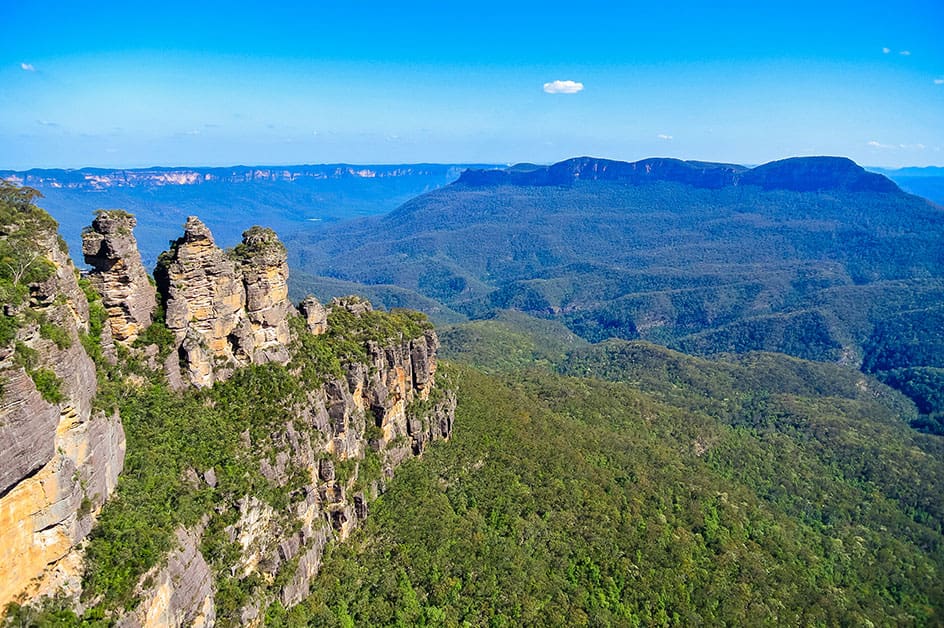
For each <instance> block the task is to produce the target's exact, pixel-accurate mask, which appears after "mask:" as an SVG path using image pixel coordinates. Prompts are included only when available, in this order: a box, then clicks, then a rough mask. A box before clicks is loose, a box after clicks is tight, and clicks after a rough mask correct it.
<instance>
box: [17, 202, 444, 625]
mask: <svg viewBox="0 0 944 628" xmlns="http://www.w3.org/2000/svg"><path fill="white" fill-rule="evenodd" d="M0 200H3V199H0ZM46 218H47V219H48V216H47V217H46ZM44 224H45V225H46V227H47V229H46V230H45V231H39V232H37V234H36V236H35V238H34V240H35V244H36V247H37V250H38V253H37V255H36V256H34V258H29V259H30V260H33V261H35V260H36V259H41V261H42V262H43V263H44V264H45V263H48V272H45V271H44V272H43V273H40V274H41V275H42V278H41V279H39V280H36V281H31V283H29V285H28V291H29V297H28V298H26V297H23V298H22V299H20V300H19V301H15V302H11V303H6V304H3V309H4V316H5V317H7V320H10V321H14V323H15V325H13V327H12V329H13V330H14V331H13V332H12V333H13V336H12V339H9V340H5V341H4V342H5V344H3V345H2V346H0V385H2V387H0V609H2V608H3V606H5V605H6V604H7V603H8V602H11V601H24V600H26V601H29V600H30V599H36V598H37V597H38V596H43V595H61V594H65V595H66V596H67V597H70V598H72V599H73V600H78V597H79V594H80V593H81V586H82V583H81V577H82V573H83V570H84V565H83V555H82V549H81V548H82V546H81V541H82V540H83V539H84V538H85V537H86V536H87V535H88V534H89V532H90V530H91V527H92V525H93V523H94V521H95V518H96V517H97V515H98V513H99V511H100V509H101V506H102V505H103V503H104V501H105V500H106V498H107V497H108V496H109V494H111V492H112V491H113V490H114V488H115V485H116V482H117V476H118V474H119V473H120V471H121V469H122V466H123V463H124V450H125V438H124V430H123V426H122V423H121V420H120V418H119V417H118V416H117V415H115V416H107V415H106V414H104V413H102V412H101V411H99V410H95V409H94V408H93V399H94V397H95V394H96V390H97V387H98V379H97V378H98V376H99V375H103V376H106V377H108V378H110V379H111V380H112V382H111V383H115V382H117V383H119V384H122V385H125V384H131V385H134V384H133V382H134V381H139V382H143V381H145V380H144V377H143V376H142V375H141V374H140V373H138V372H133V373H132V372H130V371H128V372H125V371H122V368H123V366H122V364H120V363H117V362H116V363H115V364H114V366H115V368H114V369H108V370H107V371H102V373H96V369H95V364H94V362H93V361H92V359H91V358H90V357H89V354H87V353H86V350H85V348H84V346H90V345H87V343H88V342H89V340H90V338H89V337H86V336H85V334H87V333H88V332H89V330H90V325H89V303H88V300H87V299H86V296H85V293H84V292H83V291H82V289H81V288H80V287H79V284H78V282H77V279H76V277H77V273H76V272H75V269H74V267H73V265H72V262H71V261H70V260H69V258H68V255H67V253H66V251H65V249H64V247H62V246H60V243H59V242H58V241H57V237H56V233H55V225H54V223H52V221H51V220H48V221H47V222H45V223H44ZM134 224H135V223H134V218H133V217H131V216H128V215H126V214H124V213H121V212H103V213H100V214H99V215H98V216H97V217H96V219H95V221H94V223H93V225H92V227H91V228H90V229H89V230H88V231H87V232H86V234H85V240H84V246H83V252H84V254H85V258H86V261H88V262H89V263H90V264H92V266H93V268H94V271H93V273H92V274H91V279H92V283H93V287H95V288H97V289H98V290H99V291H100V292H101V295H102V301H103V303H104V305H105V307H106V310H107V312H108V317H109V319H108V321H109V324H108V325H105V327H104V328H103V329H102V344H103V345H104V346H105V348H106V349H107V346H111V345H112V343H124V344H130V343H132V342H133V341H134V339H135V338H137V337H139V336H140V334H141V332H142V331H143V330H144V329H145V327H146V326H147V325H148V324H149V323H150V320H151V317H152V315H153V312H154V304H155V301H156V299H155V295H154V290H153V288H152V287H151V285H150V283H149V282H148V281H147V276H146V274H145V273H144V271H143V268H141V264H140V256H139V254H138V252H137V249H136V245H135V242H134V238H133V236H132V235H131V230H132V228H133V227H134ZM10 233H12V231H11V229H10V228H6V227H4V226H3V225H0V244H4V238H6V237H8V236H9V234H10ZM21 233H22V232H21ZM40 254H41V255H40ZM30 263H32V261H31V262H30ZM155 275H156V278H157V283H158V287H159V290H160V293H161V296H162V298H163V300H164V302H165V304H166V325H167V327H168V329H169V330H170V331H171V332H172V334H173V349H174V351H172V352H171V353H170V355H169V357H168V358H167V361H166V363H165V369H166V370H167V371H168V376H169V381H170V383H172V384H173V383H174V382H175V379H174V378H175V377H176V378H177V379H176V381H177V382H178V383H179V384H180V387H185V386H187V385H196V386H209V385H212V384H213V383H214V382H216V381H220V380H221V379H224V378H226V377H228V376H229V374H230V373H231V372H232V371H233V370H234V369H236V368H238V367H240V366H243V365H249V364H260V363H266V362H277V363H281V364H287V363H288V362H289V360H290V358H292V357H293V356H292V355H290V349H291V347H293V346H299V345H300V344H302V342H303V341H305V342H311V341H315V342H316V343H326V344H323V345H321V349H323V350H325V351H327V352H328V354H329V355H335V354H332V353H331V352H332V351H337V354H336V357H335V358H334V363H333V364H334V366H332V367H331V368H330V369H329V370H328V371H324V372H322V371H318V374H317V375H316V376H315V378H314V379H312V378H307V379H303V380H300V381H305V382H308V383H309V387H308V388H304V387H303V388H301V389H299V390H298V391H297V392H296V394H297V395H298V396H297V397H293V401H292V406H291V407H289V408H286V409H284V410H287V412H288V415H287V416H288V417H289V418H288V419H283V418H281V417H283V416H286V415H279V417H280V418H279V419H278V420H277V422H276V423H275V424H274V429H266V430H263V431H261V432H258V433H257V432H253V431H252V430H248V429H247V430H246V431H245V432H243V433H241V435H240V437H239V438H240V446H241V447H242V449H243V450H244V451H245V452H249V453H248V454H247V455H249V456H250V457H251V458H250V460H254V461H255V462H252V464H258V470H259V472H260V474H261V478H263V481H265V482H267V483H268V487H267V489H266V491H272V490H274V491H280V490H281V491H284V502H282V503H283V504H288V506H287V507H284V506H281V507H278V508H273V506H272V505H271V504H270V503H268V502H267V501H266V499H271V493H269V492H266V493H263V494H262V496H260V495H253V494H251V491H250V493H249V494H245V495H243V494H242V493H239V494H237V495H235V496H232V495H231V496H230V497H227V498H226V499H224V500H221V501H220V502H219V503H216V504H214V505H213V509H212V511H207V512H206V513H205V515H204V517H203V519H202V520H201V521H200V523H199V524H197V525H195V526H191V527H188V528H180V529H178V530H176V532H175V541H176V543H175V548H174V549H172V550H171V551H170V552H169V553H168V554H167V555H166V556H165V557H163V559H162V560H160V561H159V562H158V563H157V564H156V565H155V566H154V567H153V568H152V569H150V570H149V571H148V572H147V573H145V574H143V575H142V576H141V578H140V579H139V580H138V584H137V586H136V588H135V590H134V598H135V603H134V604H132V605H129V606H128V607H125V608H114V607H112V608H109V609H108V611H107V613H108V615H107V616H108V618H109V621H116V622H117V623H118V625H121V626H145V627H151V626H183V625H195V626H211V625H213V624H214V623H215V622H216V620H217V616H218V613H220V612H222V611H221V610H220V609H221V608H223V607H219V608H218V607H217V605H216V600H215V597H214V596H215V594H216V591H217V590H218V586H219V585H220V584H221V583H220V582H219V581H217V578H218V577H221V571H220V569H221V567H225V569H224V572H225V573H227V574H229V575H228V576H226V577H231V578H238V579H241V580H244V581H245V582H247V583H249V584H248V585H245V586H247V587H249V588H251V589H252V593H251V594H250V596H249V598H248V599H249V601H248V602H247V603H245V604H244V605H243V607H242V608H241V609H239V611H238V614H237V615H238V617H237V618H236V620H238V621H239V622H241V623H243V624H259V623H261V622H262V621H263V619H264V617H265V612H266V609H267V608H268V606H269V605H271V604H273V603H276V602H278V603H280V604H281V605H282V606H284V607H290V606H293V605H295V604H297V603H299V602H300V601H302V600H303V599H304V598H305V597H306V596H307V595H308V594H309V593H310V587H311V582H312V580H313V578H314V577H315V576H316V575H317V573H318V570H319V568H320V565H321V561H322V556H323V553H324V550H325V547H326V546H327V545H328V544H329V543H331V542H335V541H341V540H344V539H345V538H346V537H347V536H348V535H349V534H350V533H351V531H352V530H353V529H354V528H355V527H356V526H357V525H358V523H359V522H360V521H363V520H364V519H365V518H366V517H367V516H368V512H369V508H370V504H369V502H370V500H372V499H374V498H375V497H376V496H377V495H378V494H380V493H381V492H383V491H384V490H385V487H386V483H387V482H388V481H389V480H390V478H391V477H392V476H393V473H394V469H395V468H396V466H397V465H399V464H400V463H401V462H402V461H403V460H404V459H406V458H407V457H409V456H411V455H418V454H420V453H421V452H422V451H423V450H424V448H425V447H426V446H427V444H428V443H429V442H431V441H432V440H436V439H442V438H448V437H449V435H450V433H451V431H452V421H453V414H454V409H455V405H456V399H455V395H454V393H453V392H452V391H448V390H445V391H444V390H442V389H440V388H436V387H435V379H436V370H437V369H436V349H437V347H438V341H437V338H436V335H435V333H434V332H433V330H432V329H431V328H429V327H428V325H427V324H426V323H425V322H423V321H422V320H420V319H410V318H408V317H407V318H396V317H392V316H391V315H387V314H385V313H382V312H374V311H373V308H372V307H371V305H370V303H369V302H367V301H365V300H363V299H360V298H357V297H345V298H343V299H335V300H333V301H332V302H331V304H330V305H329V306H328V307H324V306H322V305H321V304H320V303H319V302H318V301H317V300H316V299H314V297H309V298H308V299H306V300H305V301H304V302H303V303H302V305H301V306H300V308H301V311H302V314H303V315H304V317H305V319H304V320H305V323H306V326H307V328H308V330H309V331H310V332H311V333H312V334H314V335H322V337H321V338H318V339H312V338H310V337H308V336H302V337H301V338H294V339H293V337H292V331H291V328H290V325H289V323H290V318H291V317H292V316H297V315H298V312H297V311H296V310H295V308H293V307H292V306H291V304H290V303H289V301H288V290H287V278H288V267H287V264H286V261H285V249H284V247H283V246H282V244H281V243H280V242H279V241H278V239H277V237H276V236H275V234H274V233H273V232H272V231H271V230H268V229H263V228H258V227H254V228H252V229H250V230H248V231H247V232H246V233H245V234H244V238H243V243H242V244H241V245H239V246H238V247H236V249H235V250H233V251H231V252H224V251H222V250H220V249H219V248H218V247H217V246H216V245H215V243H214V241H213V237H212V235H211V234H210V232H209V230H208V229H207V228H206V226H205V225H203V224H202V223H201V222H200V221H199V220H198V219H196V218H190V219H188V221H187V225H186V229H185V233H184V236H183V237H182V238H180V239H179V240H178V241H176V242H175V243H174V245H173V246H172V248H171V250H170V251H168V252H167V253H165V254H164V255H162V257H161V260H160V261H159V265H158V269H157V271H156V272H155ZM22 276H26V275H25V274H24V275H22ZM37 276H39V275H37ZM4 279H5V278H4ZM5 280H6V279H5ZM21 287H23V288H24V291H25V289H26V287H27V286H26V284H24V285H23V286H21ZM24 291H21V292H22V293H24V294H25V292H24ZM387 316H391V318H385V317H387ZM334 324H337V327H336V328H334V329H332V328H331V325H334ZM401 324H402V326H401ZM297 329H298V328H297ZM298 333H299V334H301V333H303V332H301V331H300V330H299V332H298ZM80 334H82V335H83V337H82V338H81V339H80ZM348 334H350V335H348ZM7 338H9V336H8V337H7ZM293 340H296V341H298V342H297V343H294V344H293ZM83 342H85V343H86V345H83ZM331 343H341V344H340V345H337V346H335V345H331ZM316 346H317V345H316ZM338 346H343V347H345V349H344V351H340V350H339V349H338V348H337V347H338ZM329 347H334V348H329ZM352 347H353V348H354V350H353V352H350V351H349V349H351V348H352ZM133 351H134V352H135V356H136V359H137V358H144V360H142V361H136V362H135V364H136V367H135V368H141V367H142V364H143V368H157V363H158V360H157V359H156V357H157V356H158V355H166V346H165V347H164V348H163V349H162V348H161V347H159V346H157V345H151V346H149V347H146V348H144V349H134V350H133ZM161 351H164V353H163V354H161ZM93 355H99V354H98V353H97V349H96V350H95V352H93ZM118 355H119V353H118V352H115V353H114V354H113V357H117V356H118ZM297 355H298V354H296V357H297ZM338 356H343V357H340V358H339V357H338ZM106 357H107V356H106ZM96 359H98V358H97V357H96ZM162 359H163V358H162ZM339 359H340V363H339ZM300 370H301V368H300V367H296V365H295V364H293V365H290V366H289V369H288V370H287V371H286V373H298V372H299V371H300ZM105 374H107V375H105ZM115 377H119V378H121V379H119V380H115V379H114V378H115ZM300 377H301V376H300ZM283 420H284V421H285V422H284V424H283V423H282V421H283ZM254 439H255V441H254ZM253 456H255V457H253ZM218 471H220V469H219V468H217V469H213V468H206V469H194V468H188V469H186V470H185V472H184V474H183V478H184V480H185V481H186V482H188V483H190V484H191V485H193V486H198V485H201V486H203V485H205V486H208V487H216V486H217V483H218V482H219V481H224V480H223V478H225V477H226V476H225V472H224V473H223V474H222V475H221V478H218V477H217V472H218ZM221 513H226V514H227V517H228V518H227V519H225V520H224V521H225V524H226V526H225V528H223V527H222V525H221V524H220V520H219V519H214V517H219V516H220V515H221ZM208 522H215V525H217V526H220V527H217V528H215V530H216V531H217V533H219V531H220V530H221V529H222V530H223V533H224V534H225V535H226V538H227V540H228V542H230V543H232V545H233V547H236V548H238V556H236V557H235V559H234V560H233V561H231V563H227V564H226V565H225V566H221V565H220V564H218V563H217V562H212V561H214V559H213V558H204V556H203V554H202V553H201V549H200V548H201V544H202V543H203V541H204V540H205V539H204V538H203V535H204V528H206V527H207V525H208ZM210 538H213V537H210ZM217 538H218V537H217ZM208 561H211V562H212V565H211V564H210V563H208ZM239 586H244V585H243V584H240V585H239ZM92 603H93V604H94V603H95V602H94V601H93V602H92ZM229 610H230V611H232V609H229ZM227 617H228V619H230V620H233V617H232V615H228V616H227Z"/></svg>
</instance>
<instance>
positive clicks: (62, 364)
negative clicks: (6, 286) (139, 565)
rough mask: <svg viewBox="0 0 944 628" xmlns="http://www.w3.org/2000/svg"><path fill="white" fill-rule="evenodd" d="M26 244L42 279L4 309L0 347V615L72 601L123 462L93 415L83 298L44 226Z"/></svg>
mask: <svg viewBox="0 0 944 628" xmlns="http://www.w3.org/2000/svg"><path fill="white" fill-rule="evenodd" d="M33 243H34V244H35V246H36V250H37V251H38V252H39V254H40V255H41V258H42V259H43V260H44V261H45V262H48V264H49V265H50V268H51V272H50V273H49V274H48V276H47V277H46V278H45V279H43V280H41V281H37V282H33V283H32V284H30V285H29V292H30V296H29V299H28V300H27V301H26V302H25V303H23V304H21V305H18V306H14V305H12V304H6V305H5V306H4V307H5V310H6V311H5V312H4V315H5V316H7V317H9V320H11V321H14V322H15V324H16V325H17V328H16V331H15V337H14V339H13V341H12V342H10V343H9V344H8V345H7V346H4V347H0V377H2V397H0V574H2V577H0V608H2V607H5V606H6V604H7V603H8V602H10V601H13V600H15V599H19V598H21V597H23V596H31V595H36V594H45V593H52V592H54V591H59V590H62V591H64V592H65V593H67V594H77V592H78V589H79V584H80V578H81V569H82V566H81V560H79V558H78V550H77V549H76V546H77V545H78V544H79V543H80V542H81V540H82V539H84V538H85V537H86V536H87V535H88V533H89V531H90V529H91V527H92V524H93V522H94V518H95V515H96V514H97V513H98V511H99V510H100V508H101V506H102V504H103V503H104V501H105V499H106V498H107V496H108V495H109V494H110V493H111V492H112V490H113V489H114V487H115V483H116V481H117V476H118V473H119V472H120V471H121V468H122V464H123V461H124V446H125V444H124V432H123V430H122V426H121V422H120V421H119V420H118V418H117V417H108V416H105V415H104V414H102V413H101V412H97V411H93V408H92V399H93V397H94V395H95V392H96V386H97V384H96V373H95V366H94V364H93V363H92V361H91V359H90V358H89V356H88V355H87V354H86V352H85V350H84V349H83V347H82V344H81V343H80V342H79V335H78V333H79V331H87V330H88V301H87V300H86V298H85V295H84V294H83V292H82V290H81V289H80V288H79V286H78V283H77V282H76V272H75V268H74V266H73V265H72V262H71V260H69V258H68V255H67V253H66V252H65V250H64V249H63V247H61V246H60V243H59V241H58V240H57V236H56V233H55V231H54V228H50V229H49V230H48V231H41V232H39V233H36V234H35V235H34V237H33Z"/></svg>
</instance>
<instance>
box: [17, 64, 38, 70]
mask: <svg viewBox="0 0 944 628" xmlns="http://www.w3.org/2000/svg"><path fill="white" fill-rule="evenodd" d="M20 69H21V70H23V71H24V72H35V71H36V68H35V67H33V64H32V63H21V64H20Z"/></svg>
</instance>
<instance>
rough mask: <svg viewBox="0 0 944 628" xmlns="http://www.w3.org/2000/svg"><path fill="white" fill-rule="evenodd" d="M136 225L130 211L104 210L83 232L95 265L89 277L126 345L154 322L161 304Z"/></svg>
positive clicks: (89, 259)
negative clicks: (158, 305)
mask: <svg viewBox="0 0 944 628" xmlns="http://www.w3.org/2000/svg"><path fill="white" fill-rule="evenodd" d="M136 224H137V221H136V220H135V218H134V216H132V215H131V214H129V213H127V212H124V211H121V210H108V211H106V210H101V211H99V212H98V213H97V215H96V216H95V220H93V221H92V226H91V227H87V228H86V229H85V231H84V232H83V233H82V253H83V255H84V256H85V263H86V264H89V265H90V266H91V267H92V271H91V272H90V273H89V280H90V281H91V282H92V285H93V286H94V287H95V289H96V290H97V292H98V293H99V294H100V295H102V304H103V305H104V306H105V309H106V311H107V312H108V324H109V325H108V326H109V328H110V331H111V337H112V338H113V339H114V341H115V342H120V343H122V344H126V345H128V344H131V343H132V342H134V341H135V339H136V338H137V337H138V335H139V334H140V333H141V332H142V331H143V330H144V329H145V328H147V326H148V325H150V324H151V319H152V317H153V316H154V309H155V307H156V306H157V297H156V292H155V290H154V286H152V285H151V283H150V281H148V276H147V271H145V270H144V265H143V264H142V263H141V254H140V253H139V252H138V243H137V242H136V241H135V239H134V234H133V233H132V231H133V229H134V226H135V225H136Z"/></svg>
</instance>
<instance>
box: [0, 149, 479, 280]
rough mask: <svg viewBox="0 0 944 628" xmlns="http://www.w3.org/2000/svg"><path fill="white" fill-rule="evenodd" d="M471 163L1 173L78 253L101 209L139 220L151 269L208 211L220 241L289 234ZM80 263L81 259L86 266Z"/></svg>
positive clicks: (417, 190)
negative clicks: (247, 233) (254, 231)
mask: <svg viewBox="0 0 944 628" xmlns="http://www.w3.org/2000/svg"><path fill="white" fill-rule="evenodd" d="M467 167H468V166H465V165H450V164H444V165H440V164H409V165H383V166H376V165H349V164H328V165H300V166H234V167H230V168H203V167H192V168H191V167H180V168H142V169H129V170H108V169H102V168H82V169H80V170H44V169H34V170H27V171H24V172H16V171H9V170H7V171H0V179H7V180H10V181H13V182H14V183H17V184H20V185H27V186H30V187H33V188H36V189H37V190H39V191H40V192H42V193H43V196H44V198H42V199H40V200H39V205H40V206H41V207H43V209H45V210H47V211H48V212H49V213H50V214H52V216H53V217H54V218H55V219H56V220H58V221H59V224H60V227H61V232H62V233H63V235H64V237H65V238H66V241H67V242H68V243H69V248H70V249H71V250H72V251H73V252H77V251H79V250H81V248H80V247H81V242H80V237H79V234H80V232H81V229H82V228H83V227H84V226H85V225H87V224H88V223H89V221H90V220H91V216H92V212H94V211H95V210H96V209H114V208H120V209H124V210H127V211H129V212H131V213H133V214H134V215H135V216H137V218H138V227H137V230H136V233H137V236H138V242H139V244H140V247H141V253H142V255H143V257H144V262H145V265H147V266H148V267H152V266H153V265H154V262H155V261H156V259H157V255H158V254H159V253H160V252H161V251H163V250H164V249H165V248H167V242H168V241H169V240H171V239H173V238H175V237H176V235H177V234H178V233H179V231H180V228H181V225H183V223H184V221H185V220H186V218H187V216H188V215H196V214H199V215H200V216H201V217H203V218H204V219H205V222H206V224H207V225H208V226H209V227H210V228H211V229H212V230H213V233H214V234H215V236H216V237H217V239H218V241H219V242H220V244H222V245H224V246H232V245H235V244H236V243H238V242H239V241H240V237H241V234H242V232H243V231H244V230H246V229H247V228H249V227H250V226H252V225H255V224H263V225H268V226H270V227H271V228H273V229H275V230H276V231H277V232H279V233H280V234H288V233H292V232H293V231H295V230H296V229H297V228H298V227H299V226H302V225H306V224H310V223H312V222H318V221H336V220H342V219H345V218H351V217H355V216H366V215H372V214H379V213H385V212H389V211H391V210H393V209H395V208H396V207H397V206H398V205H400V204H401V203H403V202H404V201H406V200H408V199H410V198H412V197H414V196H416V195H418V194H422V193H423V192H428V191H430V190H433V189H435V188H438V187H441V186H443V185H446V184H447V183H450V182H452V181H454V180H455V179H456V178H458V176H459V174H460V173H461V172H462V171H463V170H465V169H466V168H467ZM78 261H79V262H81V259H80V260H78Z"/></svg>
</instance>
